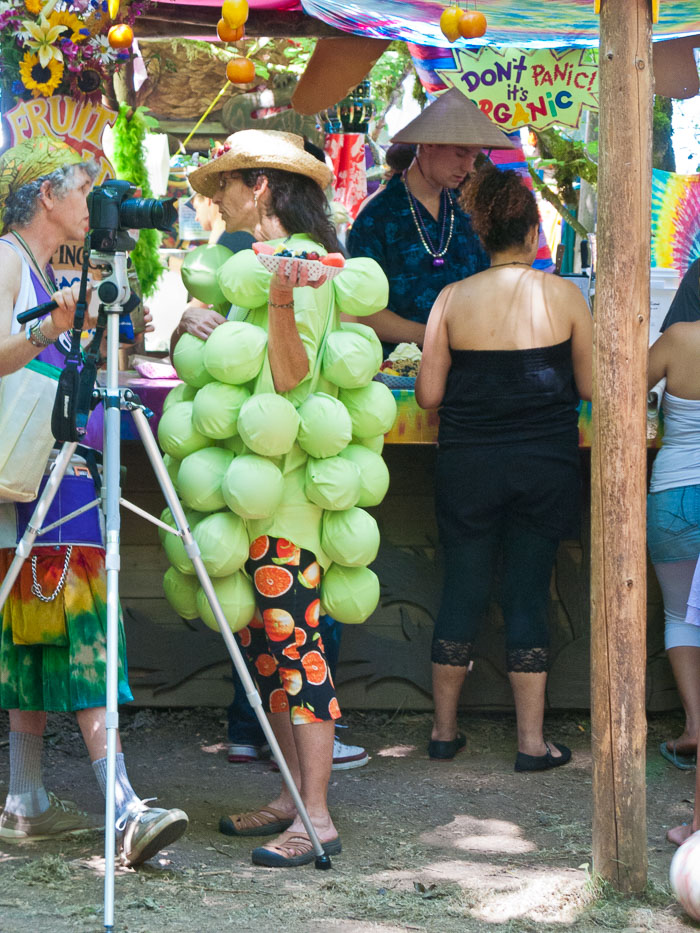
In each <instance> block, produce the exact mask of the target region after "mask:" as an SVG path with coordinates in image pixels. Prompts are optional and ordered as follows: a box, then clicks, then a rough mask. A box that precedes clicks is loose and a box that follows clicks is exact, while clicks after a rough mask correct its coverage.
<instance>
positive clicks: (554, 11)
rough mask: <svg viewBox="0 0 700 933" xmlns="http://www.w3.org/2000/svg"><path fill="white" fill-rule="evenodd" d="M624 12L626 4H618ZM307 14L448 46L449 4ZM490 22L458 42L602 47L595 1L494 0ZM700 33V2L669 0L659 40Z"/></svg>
mask: <svg viewBox="0 0 700 933" xmlns="http://www.w3.org/2000/svg"><path fill="white" fill-rule="evenodd" d="M617 5H619V6H620V7H621V8H624V7H625V6H626V3H625V0H617ZM302 6H303V8H304V11H305V12H306V13H308V14H309V16H313V17H314V18H315V19H320V20H321V21H322V22H324V23H327V24H328V25H329V26H334V27H335V28H336V29H340V30H341V31H342V32H351V33H355V34H356V35H360V36H365V37H368V38H374V39H401V40H403V41H404V42H415V43H417V44H419V45H434V46H445V44H446V42H447V40H446V39H445V36H444V35H443V33H442V31H441V30H440V15H441V14H442V12H443V11H444V9H445V6H446V3H445V2H444V0H354V2H353V3H348V0H302ZM479 7H480V9H481V12H483V13H484V14H485V16H486V19H487V23H488V25H487V27H486V33H485V34H484V36H483V37H482V38H480V39H457V42H456V46H457V47H462V48H464V47H465V46H481V45H484V46H497V45H500V46H514V47H516V48H519V49H524V48H530V49H535V48H540V49H547V48H549V49H554V48H559V49H562V48H573V47H578V48H586V47H587V48H597V47H598V44H599V42H600V17H599V16H598V14H597V13H596V12H595V4H594V2H593V0H518V2H517V3H514V2H513V0H488V3H486V2H484V3H481V4H479ZM697 33H700V0H663V2H662V3H661V5H660V7H659V21H658V23H655V25H654V40H655V41H658V40H660V39H675V38H678V37H680V36H690V35H695V34H697Z"/></svg>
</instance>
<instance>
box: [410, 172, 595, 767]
mask: <svg viewBox="0 0 700 933" xmlns="http://www.w3.org/2000/svg"><path fill="white" fill-rule="evenodd" d="M462 197H463V201H464V203H463V206H464V208H465V209H466V210H467V211H468V212H469V214H470V215H471V219H472V224H473V226H474V229H475V230H476V231H477V233H478V234H479V237H480V238H481V240H482V243H483V245H484V247H485V248H486V250H487V251H488V252H489V255H490V257H491V267H490V269H488V270H487V271H485V272H480V273H479V274H478V275H474V276H471V277H470V278H468V279H464V280H462V281H461V282H456V283H455V284H454V285H450V286H448V287H447V288H445V289H444V290H443V291H442V292H441V294H440V295H439V297H438V300H437V301H436V303H435V305H434V307H433V309H432V311H431V314H430V319H429V321H428V327H427V332H426V339H425V345H424V349H423V359H422V362H421V368H420V373H419V375H418V379H417V382H416V399H417V401H418V404H419V405H421V407H423V408H438V407H439V410H440V430H439V436H438V459H437V472H436V480H435V487H436V488H435V500H436V512H437V520H438V528H439V532H440V540H441V544H442V547H443V554H444V566H445V583H444V589H443V597H442V604H441V608H440V612H439V615H438V619H437V623H436V625H435V633H434V636H433V645H432V652H431V660H432V663H433V695H434V701H435V719H434V724H433V731H432V737H431V741H430V744H429V746H428V753H429V755H430V757H431V758H437V759H445V758H452V757H454V755H455V753H456V752H457V751H459V749H460V748H462V747H463V746H464V744H465V737H464V735H462V734H461V733H459V732H458V730H457V703H458V700H459V696H460V693H461V690H462V686H463V684H464V678H465V676H466V673H467V670H468V668H469V665H470V662H471V655H472V648H473V644H474V640H475V638H476V635H477V632H478V630H479V627H480V625H481V623H482V621H483V618H484V615H485V613H486V610H487V608H488V604H489V600H490V596H491V588H492V583H493V579H494V574H495V570H496V566H497V565H498V566H499V568H500V574H499V593H498V600H499V602H500V605H501V609H502V611H503V618H504V623H505V628H506V670H507V672H508V677H509V680H510V683H511V687H512V690H513V695H514V699H515V708H516V716H517V728H518V754H517V757H516V762H515V770H516V771H533V770H544V769H546V768H552V767H556V766H558V765H562V764H565V763H566V762H567V761H568V760H569V759H570V757H571V752H570V751H569V749H567V748H566V747H565V746H562V745H556V744H555V743H552V742H546V741H545V739H544V736H543V733H542V722H543V716H544V696H545V686H546V679H547V666H548V645H549V633H548V625H547V606H548V600H549V585H550V579H551V574H552V567H553V565H554V559H555V555H556V550H557V546H558V543H559V541H560V540H561V539H562V538H563V537H566V536H568V535H571V534H573V533H575V530H576V527H577V522H578V517H579V452H578V412H577V406H578V403H579V399H580V398H585V399H588V398H590V394H591V368H592V364H591V357H592V321H591V315H590V312H589V310H588V307H587V305H586V302H585V300H584V298H583V296H582V295H581V292H580V291H579V290H578V288H577V287H576V286H575V285H573V284H571V283H570V282H567V281H566V280H564V279H561V278H559V277H557V276H555V275H549V274H546V273H543V272H540V271H538V270H536V269H534V268H532V263H533V261H534V259H535V256H536V254H537V244H538V236H539V216H538V211H537V204H536V202H535V198H534V196H533V195H532V193H531V192H530V191H529V190H528V189H527V188H525V186H524V185H523V183H522V182H521V180H520V178H519V176H518V175H517V174H516V173H515V172H512V171H506V172H501V171H499V170H498V169H496V168H494V167H493V166H491V165H488V166H486V167H485V168H483V169H481V170H480V171H479V172H477V173H476V175H475V176H474V177H473V178H472V180H471V181H470V182H469V183H468V185H467V186H466V189H465V191H464V194H463V195H462ZM499 562H500V563H499Z"/></svg>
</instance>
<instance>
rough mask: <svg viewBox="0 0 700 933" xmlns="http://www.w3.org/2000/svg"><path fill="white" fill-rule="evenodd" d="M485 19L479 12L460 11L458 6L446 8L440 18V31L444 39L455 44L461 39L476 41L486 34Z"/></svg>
mask: <svg viewBox="0 0 700 933" xmlns="http://www.w3.org/2000/svg"><path fill="white" fill-rule="evenodd" d="M486 25H487V24H486V17H485V16H484V14H483V13H481V12H480V11H479V10H462V9H460V7H459V6H457V5H455V6H448V7H447V9H445V10H443V12H442V16H441V17H440V29H441V30H442V34H443V35H444V36H445V38H447V39H449V40H450V42H456V41H457V39H459V38H460V36H461V37H462V38H463V39H478V38H480V37H481V36H483V35H484V33H485V32H486Z"/></svg>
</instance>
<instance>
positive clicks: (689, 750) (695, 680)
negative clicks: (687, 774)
mask: <svg viewBox="0 0 700 933" xmlns="http://www.w3.org/2000/svg"><path fill="white" fill-rule="evenodd" d="M666 653H667V655H668V659H669V661H670V662H671V669H672V670H673V677H674V679H675V681H676V686H677V687H678V693H679V694H680V697H681V703H682V704H683V709H684V710H685V729H684V730H683V732H682V734H681V735H679V736H678V738H677V739H675V741H673V740H669V741H667V742H666V745H667V746H668V748H669V750H670V751H673V750H674V749H675V750H676V751H677V752H678V753H679V754H680V755H693V754H695V752H696V749H697V735H698V730H700V648H696V647H694V646H692V645H683V646H679V647H677V648H669V649H668V651H667V652H666Z"/></svg>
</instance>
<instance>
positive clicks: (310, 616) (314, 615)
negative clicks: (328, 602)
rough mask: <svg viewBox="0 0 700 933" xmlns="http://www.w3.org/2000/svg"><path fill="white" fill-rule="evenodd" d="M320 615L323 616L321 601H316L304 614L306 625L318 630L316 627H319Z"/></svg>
mask: <svg viewBox="0 0 700 933" xmlns="http://www.w3.org/2000/svg"><path fill="white" fill-rule="evenodd" d="M320 615H321V600H320V599H315V600H314V601H313V602H312V603H310V604H309V605H308V606H307V608H306V612H305V613H304V618H305V619H306V624H307V625H308V626H310V627H311V628H316V626H317V625H318V620H319V618H320ZM302 644H303V642H302Z"/></svg>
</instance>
